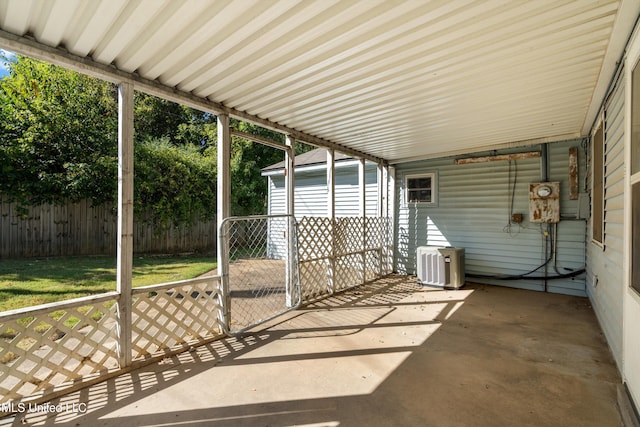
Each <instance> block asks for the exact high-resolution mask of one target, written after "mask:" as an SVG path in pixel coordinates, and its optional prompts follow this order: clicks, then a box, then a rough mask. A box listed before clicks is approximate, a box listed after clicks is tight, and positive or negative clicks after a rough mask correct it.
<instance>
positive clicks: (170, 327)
mask: <svg viewBox="0 0 640 427" xmlns="http://www.w3.org/2000/svg"><path fill="white" fill-rule="evenodd" d="M297 235H298V254H299V269H300V281H301V292H302V301H303V302H304V303H307V302H310V301H313V300H317V299H320V298H322V297H325V296H327V295H330V294H332V293H334V292H337V291H340V290H344V289H347V288H350V287H353V286H357V285H360V284H362V283H364V282H366V281H370V280H373V279H375V278H377V277H381V276H383V275H386V274H388V273H390V272H391V256H392V255H391V254H392V244H391V238H390V224H389V220H388V218H373V217H372V218H355V217H353V218H339V219H336V220H334V221H331V220H330V219H328V218H315V217H314V218H310V217H305V218H302V220H301V221H300V222H299V223H298V233H297ZM219 288H220V281H219V278H218V277H217V276H211V277H201V278H197V279H191V280H185V281H180V282H173V283H166V284H161V285H153V286H146V287H141V288H135V289H133V290H132V306H131V314H132V316H131V325H130V326H131V343H129V344H130V345H120V344H121V343H120V342H119V339H121V338H119V335H118V330H119V328H122V327H123V325H120V324H119V322H120V320H119V319H120V318H119V315H118V310H117V306H118V301H119V300H120V295H119V294H118V293H117V292H110V293H106V294H102V295H96V296H90V297H83V298H78V299H75V300H70V301H63V302H59V303H52V304H45V305H41V306H37V307H29V308H25V309H19V310H13V311H8V312H4V313H0V403H4V402H10V401H20V400H25V399H26V400H32V399H37V398H41V397H42V396H44V395H45V394H46V393H47V392H48V391H51V390H52V389H54V388H55V389H57V390H60V389H64V387H66V386H67V385H68V386H69V387H71V386H74V385H77V383H80V382H82V381H80V380H83V379H85V378H87V377H94V376H99V375H101V374H103V373H106V372H107V371H109V370H113V369H118V368H120V365H119V357H118V349H119V348H131V351H132V358H133V359H134V360H141V359H148V358H151V357H154V356H159V355H163V354H166V353H167V352H169V351H171V352H174V351H180V350H181V349H184V348H187V347H188V346H190V345H194V344H197V343H198V342H201V341H203V340H207V339H210V338H215V337H216V336H221V335H222V334H223V328H222V325H223V324H224V322H225V320H226V319H224V315H223V310H222V308H221V304H222V299H221V298H220V294H219ZM120 330H121V329H120ZM122 336H126V334H123V335H122ZM122 344H124V343H122ZM0 415H1V414H0Z"/></svg>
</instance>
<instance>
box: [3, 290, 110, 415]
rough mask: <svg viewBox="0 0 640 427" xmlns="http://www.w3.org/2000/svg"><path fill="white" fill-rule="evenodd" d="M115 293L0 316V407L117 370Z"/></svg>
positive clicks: (9, 312)
mask: <svg viewBox="0 0 640 427" xmlns="http://www.w3.org/2000/svg"><path fill="white" fill-rule="evenodd" d="M117 301H118V293H116V292H110V293H107V294H102V295H96V296H89V297H84V298H77V299H74V300H70V301H64V302H59V303H52V304H44V305H40V306H36V307H29V308H25V309H18V310H12V311H7V312H4V313H2V314H0V403H2V402H7V401H11V400H19V399H21V398H23V397H25V396H38V395H42V394H44V393H45V392H46V391H47V390H49V389H51V388H53V387H56V386H59V385H61V384H65V383H71V382H73V381H77V380H78V379H80V378H83V377H86V376H88V375H94V374H98V373H100V372H104V371H107V370H108V369H111V368H116V367H118V357H117V339H116V335H115V325H116V323H117V314H116V302H117Z"/></svg>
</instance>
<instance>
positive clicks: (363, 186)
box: [358, 158, 367, 283]
mask: <svg viewBox="0 0 640 427" xmlns="http://www.w3.org/2000/svg"><path fill="white" fill-rule="evenodd" d="M366 172H367V171H366V160H365V159H363V158H362V159H360V162H359V163H358V184H359V188H360V216H361V217H362V240H361V244H362V283H365V282H366V281H367V175H366Z"/></svg>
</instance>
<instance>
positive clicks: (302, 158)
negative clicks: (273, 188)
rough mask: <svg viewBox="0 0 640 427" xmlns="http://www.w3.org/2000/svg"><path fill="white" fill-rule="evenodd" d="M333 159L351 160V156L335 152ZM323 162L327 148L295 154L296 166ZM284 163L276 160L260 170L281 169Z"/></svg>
mask: <svg viewBox="0 0 640 427" xmlns="http://www.w3.org/2000/svg"><path fill="white" fill-rule="evenodd" d="M334 160H335V161H336V162H338V161H341V160H353V157H352V156H348V155H346V154H343V153H338V152H336V153H335V157H334ZM325 163H327V150H326V149H324V148H316V149H315V150H311V151H307V152H306V153H302V154H299V155H297V156H296V167H301V166H313V165H323V164H325ZM284 165H285V162H284V161H282V162H278V163H275V164H273V165H270V166H267V167H266V168H263V169H262V172H263V173H264V172H271V171H276V170H281V169H284Z"/></svg>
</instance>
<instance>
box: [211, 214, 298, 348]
mask: <svg viewBox="0 0 640 427" xmlns="http://www.w3.org/2000/svg"><path fill="white" fill-rule="evenodd" d="M219 238H220V244H221V245H220V247H221V248H222V250H223V256H222V261H223V262H222V266H221V267H222V268H221V272H222V274H221V282H222V292H221V293H222V295H221V296H222V304H223V307H224V310H223V312H224V318H225V319H224V322H223V323H224V324H225V329H226V332H227V333H228V334H230V335H233V334H238V333H241V332H243V331H245V330H247V329H249V328H251V327H254V326H256V325H258V324H260V323H263V322H266V321H267V320H270V319H272V318H274V317H276V316H279V315H281V314H283V313H285V312H287V311H289V310H292V309H295V308H298V307H299V305H300V280H299V274H298V259H297V255H298V249H297V238H296V223H295V219H294V218H293V216H291V215H264V216H262V215H261V216H248V217H231V218H227V219H225V220H224V221H223V222H222V224H221V226H220V230H219Z"/></svg>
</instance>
